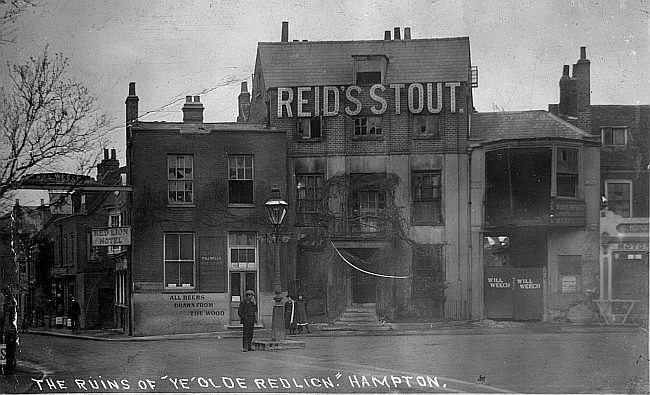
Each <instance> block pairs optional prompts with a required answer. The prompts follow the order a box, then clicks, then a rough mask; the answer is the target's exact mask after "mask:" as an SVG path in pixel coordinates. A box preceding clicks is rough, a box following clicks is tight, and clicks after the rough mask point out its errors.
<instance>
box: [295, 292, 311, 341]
mask: <svg viewBox="0 0 650 395" xmlns="http://www.w3.org/2000/svg"><path fill="white" fill-rule="evenodd" d="M296 316H297V317H296V323H297V324H298V332H299V333H302V330H303V328H304V329H305V330H306V331H307V333H311V332H309V319H308V318H307V309H306V307H305V298H304V296H303V295H302V294H299V295H298V300H296Z"/></svg>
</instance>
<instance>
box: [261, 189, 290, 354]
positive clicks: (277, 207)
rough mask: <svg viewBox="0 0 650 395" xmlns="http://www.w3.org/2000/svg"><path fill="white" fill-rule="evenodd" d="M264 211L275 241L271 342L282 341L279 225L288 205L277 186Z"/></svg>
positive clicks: (272, 190)
mask: <svg viewBox="0 0 650 395" xmlns="http://www.w3.org/2000/svg"><path fill="white" fill-rule="evenodd" d="M264 205H265V206H266V209H267V210H268V212H269V219H270V220H271V224H273V236H274V239H275V284H274V288H273V290H274V292H275V296H274V297H273V300H275V304H274V305H273V321H272V323H271V326H272V329H273V336H272V338H271V339H272V340H273V341H280V340H284V338H285V332H284V311H283V308H282V295H280V292H281V290H282V284H281V283H280V225H282V220H283V219H284V216H285V215H286V214H287V207H288V206H289V204H288V203H287V202H285V201H284V200H282V198H281V197H280V188H278V186H277V185H274V186H273V188H271V198H270V199H269V200H268V201H267V202H266V203H265V204H264Z"/></svg>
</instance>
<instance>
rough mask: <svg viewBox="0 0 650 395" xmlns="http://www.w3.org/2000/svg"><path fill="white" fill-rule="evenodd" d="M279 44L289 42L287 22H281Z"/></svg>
mask: <svg viewBox="0 0 650 395" xmlns="http://www.w3.org/2000/svg"><path fill="white" fill-rule="evenodd" d="M280 42H283V43H288V42H289V22H282V38H281V39H280Z"/></svg>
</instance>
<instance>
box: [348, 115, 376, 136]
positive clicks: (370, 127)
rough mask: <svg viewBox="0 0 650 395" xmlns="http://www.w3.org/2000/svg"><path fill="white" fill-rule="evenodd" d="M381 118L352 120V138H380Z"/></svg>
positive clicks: (357, 118)
mask: <svg viewBox="0 0 650 395" xmlns="http://www.w3.org/2000/svg"><path fill="white" fill-rule="evenodd" d="M381 121H382V120H381V117H356V118H354V136H355V137H369V136H381V133H382V126H381V123H382V122H381Z"/></svg>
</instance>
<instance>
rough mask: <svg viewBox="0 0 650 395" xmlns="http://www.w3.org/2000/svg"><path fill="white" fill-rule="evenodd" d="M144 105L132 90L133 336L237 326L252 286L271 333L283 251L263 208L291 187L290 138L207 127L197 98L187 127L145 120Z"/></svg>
mask: <svg viewBox="0 0 650 395" xmlns="http://www.w3.org/2000/svg"><path fill="white" fill-rule="evenodd" d="M138 103H139V98H138V97H137V96H136V94H135V83H131V84H130V86H129V96H128V97H127V99H126V119H127V130H126V133H127V136H126V141H127V179H128V184H129V185H130V186H131V187H132V188H133V195H132V201H131V208H130V209H131V210H130V213H131V218H132V238H133V240H134V242H133V245H132V247H131V250H130V258H129V259H130V261H129V262H130V267H131V279H132V284H133V294H132V309H133V310H132V332H133V335H135V336H142V335H151V334H169V333H191V332H208V331H216V330H223V329H224V328H225V327H228V326H235V327H236V326H239V325H240V323H239V317H238V316H237V306H238V304H239V301H240V300H241V298H242V297H243V295H244V292H245V291H246V290H248V289H252V290H254V291H256V293H257V300H258V302H259V318H258V322H259V323H260V324H262V325H266V326H269V327H270V326H271V315H272V305H273V295H274V293H273V286H274V281H275V262H276V255H275V251H276V250H275V245H272V244H270V243H268V241H269V238H267V235H269V234H270V233H271V232H272V226H271V223H270V221H269V219H268V216H267V213H266V211H265V208H264V203H265V202H266V201H267V200H268V198H269V191H270V189H271V187H272V186H273V185H277V186H278V187H279V188H280V190H281V191H282V193H285V192H286V190H287V188H286V174H285V152H286V146H285V140H284V133H283V132H280V131H276V130H275V129H274V128H272V127H268V126H266V125H265V124H252V123H205V122H203V111H204V108H203V104H202V103H201V102H200V97H199V96H194V97H192V96H188V97H187V101H186V103H185V104H184V105H183V122H141V121H138V120H137V118H138ZM291 221H292V219H291V215H289V216H288V218H287V219H285V223H286V224H287V226H289V227H290V226H291ZM280 254H281V258H282V262H283V267H282V272H281V273H282V280H281V281H283V283H285V284H286V283H287V280H286V278H285V275H286V274H287V273H288V271H285V264H286V265H287V266H289V265H290V263H288V262H293V261H294V259H293V258H291V257H288V256H287V254H288V252H287V249H286V248H284V247H283V248H282V249H281V251H280Z"/></svg>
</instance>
